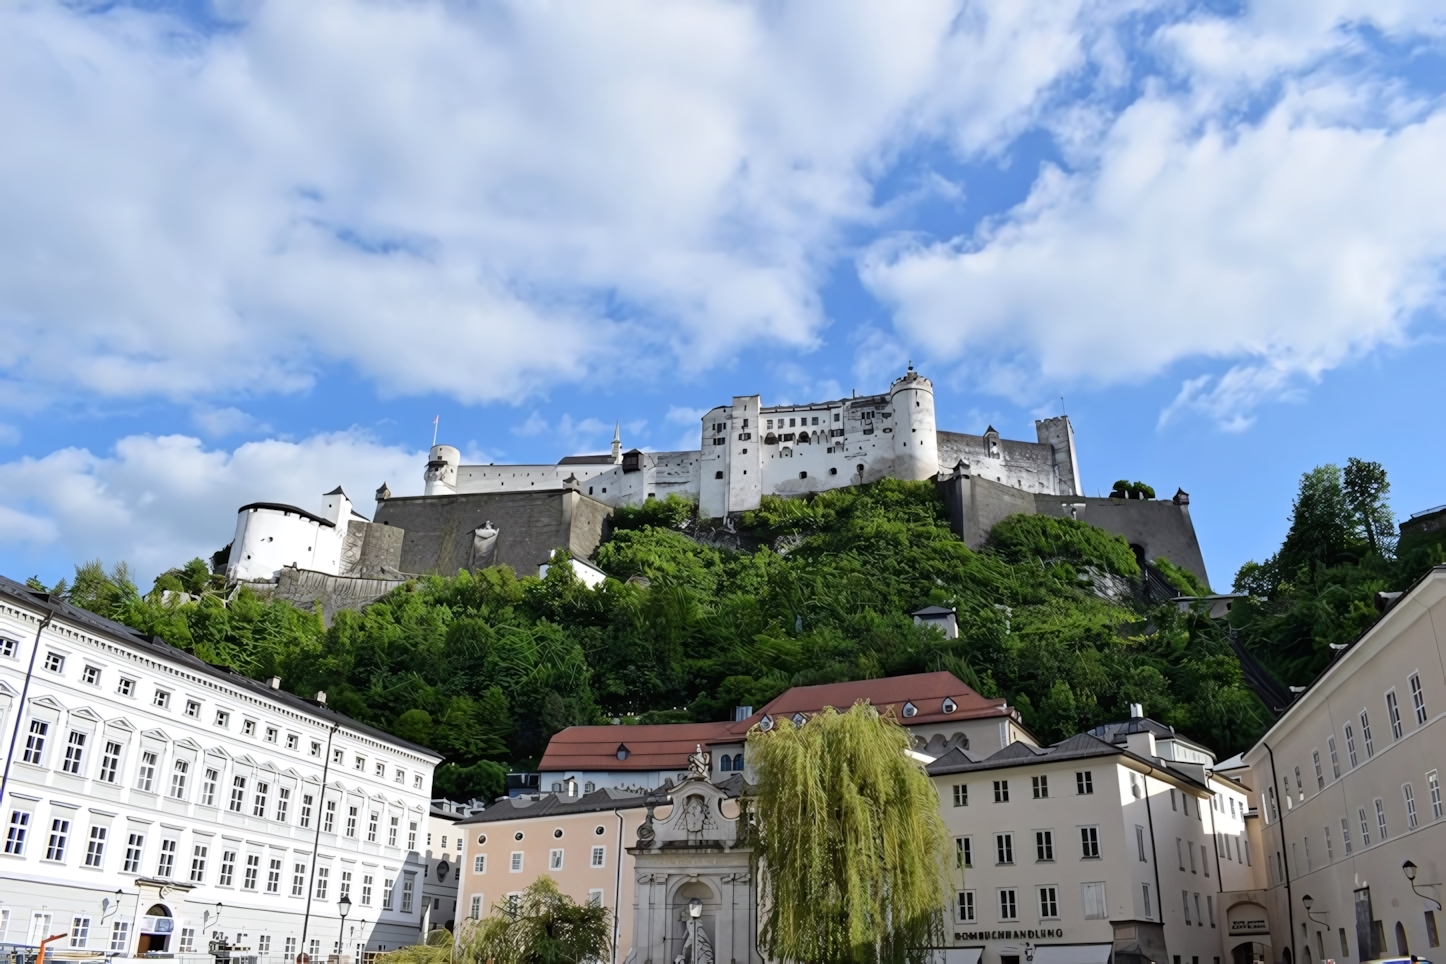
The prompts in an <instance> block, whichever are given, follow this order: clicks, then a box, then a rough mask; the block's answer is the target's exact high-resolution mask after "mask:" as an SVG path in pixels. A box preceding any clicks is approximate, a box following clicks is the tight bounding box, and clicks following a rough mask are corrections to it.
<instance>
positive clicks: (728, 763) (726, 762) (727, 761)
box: [718, 753, 733, 773]
mask: <svg viewBox="0 0 1446 964" xmlns="http://www.w3.org/2000/svg"><path fill="white" fill-rule="evenodd" d="M718 769H720V770H722V771H723V772H724V773H727V772H729V771H730V770H732V769H733V758H732V757H731V756H729V755H728V754H726V753H725V754H723V759H721V760H719V761H718Z"/></svg>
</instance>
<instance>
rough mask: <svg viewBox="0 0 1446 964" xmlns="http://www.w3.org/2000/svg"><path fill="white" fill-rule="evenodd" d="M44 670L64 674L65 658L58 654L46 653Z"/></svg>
mask: <svg viewBox="0 0 1446 964" xmlns="http://www.w3.org/2000/svg"><path fill="white" fill-rule="evenodd" d="M45 668H46V669H47V670H49V671H50V672H52V673H63V672H65V657H64V656H62V655H60V654H59V653H46V654H45Z"/></svg>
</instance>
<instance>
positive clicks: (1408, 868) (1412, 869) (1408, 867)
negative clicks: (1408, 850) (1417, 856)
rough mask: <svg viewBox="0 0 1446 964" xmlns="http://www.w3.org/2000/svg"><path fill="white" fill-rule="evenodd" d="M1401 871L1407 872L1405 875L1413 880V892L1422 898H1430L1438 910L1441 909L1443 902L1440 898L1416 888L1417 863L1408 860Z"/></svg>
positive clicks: (1409, 879)
mask: <svg viewBox="0 0 1446 964" xmlns="http://www.w3.org/2000/svg"><path fill="white" fill-rule="evenodd" d="M1401 873H1403V874H1405V875H1406V879H1407V880H1408V881H1410V882H1411V892H1412V893H1414V894H1415V895H1416V896H1417V897H1420V898H1421V899H1423V900H1429V901H1430V902H1431V903H1433V904H1435V905H1436V909H1437V910H1440V909H1441V902H1440V901H1439V900H1437V899H1436V898H1435V897H1432V896H1430V895H1429V894H1423V893H1421V892H1420V891H1419V890H1417V889H1416V865H1415V864H1413V863H1411V861H1409V860H1408V861H1406V862H1405V863H1404V864H1402V865H1401Z"/></svg>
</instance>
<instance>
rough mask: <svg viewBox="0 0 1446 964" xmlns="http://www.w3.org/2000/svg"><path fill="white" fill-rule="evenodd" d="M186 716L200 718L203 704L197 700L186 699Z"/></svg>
mask: <svg viewBox="0 0 1446 964" xmlns="http://www.w3.org/2000/svg"><path fill="white" fill-rule="evenodd" d="M186 716H188V717H190V718H191V719H193V720H195V719H199V718H200V716H201V704H200V703H199V702H198V701H196V700H186Z"/></svg>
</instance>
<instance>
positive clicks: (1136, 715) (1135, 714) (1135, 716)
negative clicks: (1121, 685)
mask: <svg viewBox="0 0 1446 964" xmlns="http://www.w3.org/2000/svg"><path fill="white" fill-rule="evenodd" d="M1144 718H1145V708H1144V707H1143V706H1141V705H1140V704H1139V703H1131V704H1130V719H1132V720H1143V719H1144Z"/></svg>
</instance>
